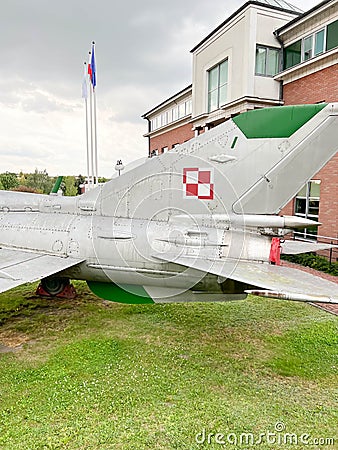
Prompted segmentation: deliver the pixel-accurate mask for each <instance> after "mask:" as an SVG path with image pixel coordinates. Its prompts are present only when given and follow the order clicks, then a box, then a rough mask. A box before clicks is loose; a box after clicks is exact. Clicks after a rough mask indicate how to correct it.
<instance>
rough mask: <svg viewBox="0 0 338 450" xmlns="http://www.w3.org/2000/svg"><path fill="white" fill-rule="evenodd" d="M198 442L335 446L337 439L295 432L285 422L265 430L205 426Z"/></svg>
mask: <svg viewBox="0 0 338 450" xmlns="http://www.w3.org/2000/svg"><path fill="white" fill-rule="evenodd" d="M195 441H196V443H197V444H204V445H205V444H210V445H211V444H212V445H215V444H216V445H217V444H218V445H220V446H224V447H225V446H228V447H230V446H235V447H236V448H238V447H240V446H257V445H265V444H268V445H278V446H283V445H289V446H290V445H294V446H302V448H303V446H314V445H316V446H317V445H321V446H328V447H330V446H331V447H334V445H335V444H336V442H337V440H336V439H335V438H334V437H328V436H327V437H324V436H319V437H318V436H312V435H311V434H309V433H298V432H297V433H295V432H290V431H288V430H287V429H286V426H285V424H284V423H283V422H277V423H275V425H274V427H273V430H265V431H264V432H261V433H259V432H256V433H253V432H243V433H234V432H228V433H222V432H220V431H216V432H212V431H208V430H207V429H205V428H203V429H202V430H201V431H200V432H199V433H197V434H196V435H195Z"/></svg>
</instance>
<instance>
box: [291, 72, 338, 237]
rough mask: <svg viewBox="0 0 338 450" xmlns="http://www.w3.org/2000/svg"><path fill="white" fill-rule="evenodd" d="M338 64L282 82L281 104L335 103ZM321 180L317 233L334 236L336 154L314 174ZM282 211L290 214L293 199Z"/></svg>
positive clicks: (337, 231) (337, 209)
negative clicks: (319, 224) (282, 94)
mask: <svg viewBox="0 0 338 450" xmlns="http://www.w3.org/2000/svg"><path fill="white" fill-rule="evenodd" d="M337 80H338V64H335V65H334V66H331V67H328V68H326V69H323V70H321V71H318V72H316V73H314V74H311V75H308V76H306V77H303V78H301V79H299V80H296V81H293V82H292V83H288V84H286V85H284V101H285V105H297V104H302V103H317V102H321V101H325V102H338V83H337ZM313 179H314V180H321V186H320V202H319V221H320V222H321V223H322V224H323V225H321V226H320V227H319V229H318V234H319V235H321V236H329V237H333V238H337V237H338V229H337V219H338V217H337V215H338V203H337V199H338V182H337V180H338V155H336V156H335V157H333V158H332V159H331V161H329V162H328V163H327V164H326V166H325V167H324V168H323V169H322V170H320V171H319V172H318V173H317V174H316V175H315V176H314V177H313ZM282 214H287V215H290V214H294V201H291V202H290V203H289V204H288V205H286V206H285V208H283V210H282Z"/></svg>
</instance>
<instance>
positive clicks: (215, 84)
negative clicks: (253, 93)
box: [208, 59, 228, 112]
mask: <svg viewBox="0 0 338 450" xmlns="http://www.w3.org/2000/svg"><path fill="white" fill-rule="evenodd" d="M227 88H228V60H227V59H226V60H225V61H223V62H221V63H220V64H218V65H217V66H215V67H214V68H212V69H210V70H209V71H208V112H210V111H214V110H215V109H218V108H219V107H220V106H221V105H222V104H224V103H225V102H226V100H227Z"/></svg>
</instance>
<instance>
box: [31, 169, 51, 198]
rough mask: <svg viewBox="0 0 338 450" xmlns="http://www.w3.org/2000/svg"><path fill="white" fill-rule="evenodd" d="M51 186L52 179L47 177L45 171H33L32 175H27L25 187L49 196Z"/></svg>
mask: <svg viewBox="0 0 338 450" xmlns="http://www.w3.org/2000/svg"><path fill="white" fill-rule="evenodd" d="M53 184H54V182H53V179H52V178H51V177H50V176H49V175H48V173H47V171H46V169H45V170H43V171H39V170H38V169H35V172H34V173H29V174H28V175H27V178H26V182H25V186H27V187H29V188H32V189H36V190H38V191H39V192H41V193H43V194H49V193H50V191H51V190H52V187H53Z"/></svg>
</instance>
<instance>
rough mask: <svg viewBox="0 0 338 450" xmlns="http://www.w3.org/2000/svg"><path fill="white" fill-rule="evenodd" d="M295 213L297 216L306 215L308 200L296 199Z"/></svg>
mask: <svg viewBox="0 0 338 450" xmlns="http://www.w3.org/2000/svg"><path fill="white" fill-rule="evenodd" d="M295 213H296V214H304V215H305V214H306V199H305V198H296V204H295Z"/></svg>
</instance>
